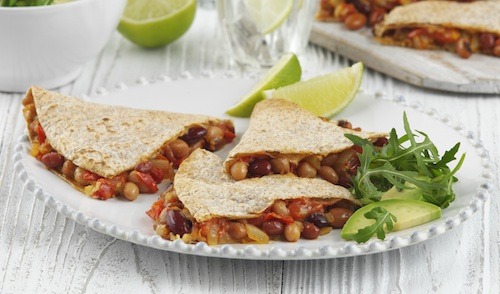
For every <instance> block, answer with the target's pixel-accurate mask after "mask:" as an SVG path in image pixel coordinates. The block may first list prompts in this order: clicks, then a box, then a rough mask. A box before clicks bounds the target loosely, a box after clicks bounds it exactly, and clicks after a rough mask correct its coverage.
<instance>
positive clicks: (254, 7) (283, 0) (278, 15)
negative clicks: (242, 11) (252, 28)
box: [244, 0, 293, 35]
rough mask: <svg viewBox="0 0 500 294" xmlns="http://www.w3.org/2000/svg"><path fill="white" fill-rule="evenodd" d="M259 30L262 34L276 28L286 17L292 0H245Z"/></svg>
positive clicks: (290, 8)
mask: <svg viewBox="0 0 500 294" xmlns="http://www.w3.org/2000/svg"><path fill="white" fill-rule="evenodd" d="M244 2H245V6H246V7H247V9H248V12H249V13H250V17H251V18H252V19H253V21H254V23H255V25H256V26H257V29H258V30H259V32H260V33H261V34H263V35H265V34H269V33H271V32H273V31H274V30H276V29H277V28H278V27H279V26H280V25H281V24H282V23H283V22H284V21H285V20H286V19H287V17H288V15H289V14H290V12H291V11H292V7H293V0H245V1H244Z"/></svg>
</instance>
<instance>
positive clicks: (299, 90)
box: [265, 62, 363, 117]
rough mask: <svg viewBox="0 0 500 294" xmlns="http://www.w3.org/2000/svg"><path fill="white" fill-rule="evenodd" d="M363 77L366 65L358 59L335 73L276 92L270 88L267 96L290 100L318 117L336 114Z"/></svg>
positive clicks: (350, 96)
mask: <svg viewBox="0 0 500 294" xmlns="http://www.w3.org/2000/svg"><path fill="white" fill-rule="evenodd" d="M362 77H363V64H362V63H361V62H358V63H356V64H354V65H353V66H351V67H348V68H344V69H341V70H339V71H336V72H334V73H330V74H326V75H323V76H318V77H315V78H312V79H310V80H307V81H303V82H298V83H295V84H292V85H288V86H284V87H281V88H278V89H276V90H274V91H266V93H265V96H266V97H268V98H282V99H287V100H290V101H292V102H294V103H296V104H298V105H300V106H301V107H303V108H305V109H307V110H309V111H311V112H312V113H314V114H315V115H317V116H322V117H332V116H334V115H335V114H337V113H339V112H341V111H342V110H343V109H344V108H345V107H346V106H347V105H349V103H350V102H351V101H352V100H353V99H354V97H355V96H356V93H357V92H358V89H359V86H360V85H361V79H362Z"/></svg>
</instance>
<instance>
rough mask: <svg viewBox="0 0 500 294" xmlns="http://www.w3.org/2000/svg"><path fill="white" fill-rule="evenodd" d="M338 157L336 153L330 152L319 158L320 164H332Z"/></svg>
mask: <svg viewBox="0 0 500 294" xmlns="http://www.w3.org/2000/svg"><path fill="white" fill-rule="evenodd" d="M338 158H339V155H338V153H332V154H330V155H328V156H327V157H325V158H323V160H321V165H327V166H333V165H334V164H335V162H336V161H337V159H338Z"/></svg>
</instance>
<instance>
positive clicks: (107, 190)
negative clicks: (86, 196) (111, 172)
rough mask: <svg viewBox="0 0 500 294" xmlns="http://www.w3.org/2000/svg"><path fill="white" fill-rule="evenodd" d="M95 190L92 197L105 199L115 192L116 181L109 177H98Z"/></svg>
mask: <svg viewBox="0 0 500 294" xmlns="http://www.w3.org/2000/svg"><path fill="white" fill-rule="evenodd" d="M97 186H98V188H97V190H96V191H94V193H93V194H92V197H94V198H97V199H100V200H106V199H109V198H111V197H113V196H114V195H115V194H116V183H114V182H113V180H110V179H99V180H97Z"/></svg>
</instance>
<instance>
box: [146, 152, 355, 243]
mask: <svg viewBox="0 0 500 294" xmlns="http://www.w3.org/2000/svg"><path fill="white" fill-rule="evenodd" d="M359 206H360V203H359V202H358V201H357V200H356V199H355V198H354V196H353V195H352V194H351V193H350V192H349V191H348V190H347V189H346V188H344V187H341V186H336V185H332V184H330V183H328V182H326V181H324V180H321V179H306V178H299V177H295V176H293V175H271V176H268V177H262V178H253V179H249V180H245V181H235V180H233V179H232V178H231V177H230V176H229V175H228V174H226V173H224V170H223V168H222V160H221V159H220V158H219V157H218V156H217V155H215V154H213V153H211V152H208V151H206V150H196V151H194V152H193V153H192V154H191V156H190V157H189V158H188V159H186V160H185V161H184V162H183V163H182V164H181V165H180V167H179V170H178V171H177V173H176V175H175V177H174V182H173V185H172V186H170V188H169V189H168V190H167V191H165V192H164V193H163V194H162V196H161V197H160V198H159V200H158V201H157V202H155V203H154V204H153V205H152V207H151V209H150V210H149V211H147V214H148V215H149V216H150V217H151V218H152V219H153V220H154V221H155V224H154V229H155V231H156V233H157V234H158V235H160V236H161V237H162V238H164V239H169V240H175V239H179V238H181V239H182V240H184V241H185V242H187V243H195V242H200V241H203V242H206V243H208V244H209V245H216V244H225V243H250V242H256V243H268V242H269V240H270V239H273V240H287V241H292V242H293V241H297V240H298V239H299V238H301V237H302V238H306V239H316V238H317V237H318V236H319V235H321V234H326V233H328V232H330V231H331V230H332V227H335V228H340V227H342V226H343V225H344V223H345V222H346V221H347V219H348V218H349V217H350V215H352V213H353V211H354V210H355V209H356V208H357V207H359Z"/></svg>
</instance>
